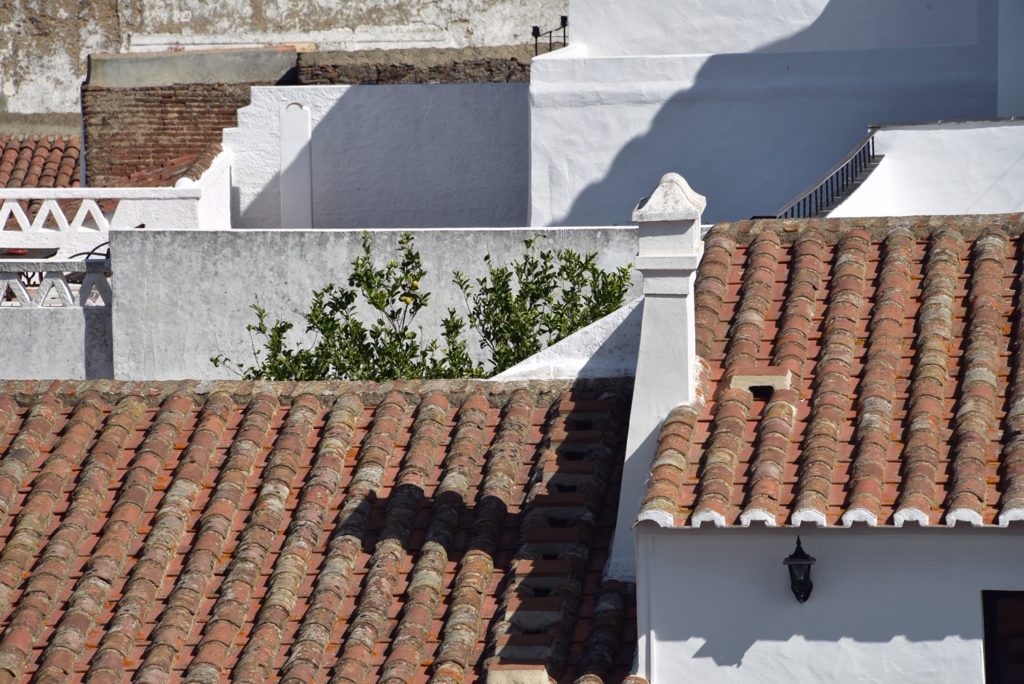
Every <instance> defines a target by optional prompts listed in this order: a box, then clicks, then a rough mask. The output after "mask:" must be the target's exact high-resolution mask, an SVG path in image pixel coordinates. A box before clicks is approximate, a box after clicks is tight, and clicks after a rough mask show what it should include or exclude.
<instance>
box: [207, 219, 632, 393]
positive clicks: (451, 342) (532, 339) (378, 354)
mask: <svg viewBox="0 0 1024 684" xmlns="http://www.w3.org/2000/svg"><path fill="white" fill-rule="evenodd" d="M525 245H526V254H525V255H524V256H523V257H522V258H520V259H517V260H515V261H513V262H512V263H511V264H509V265H508V266H496V265H495V264H494V262H493V261H492V259H491V256H490V255H487V257H485V261H486V263H487V275H486V276H484V277H482V278H476V279H473V280H470V279H469V278H467V277H466V276H465V275H463V274H462V273H459V272H456V273H455V274H454V283H455V285H456V286H457V287H458V288H459V289H460V290H461V292H462V293H463V295H464V297H465V299H466V304H467V307H468V311H469V313H468V323H467V319H464V318H463V317H461V316H460V315H459V314H458V313H457V312H456V311H455V309H449V310H448V315H447V316H446V317H445V319H444V320H443V322H442V329H443V332H442V335H441V339H440V340H437V339H433V340H429V341H426V340H424V339H423V335H422V331H421V330H418V329H415V328H413V322H414V321H415V319H416V315H417V314H418V313H419V312H420V311H421V310H422V309H423V308H424V307H426V306H427V304H428V303H429V302H430V293H428V292H424V291H423V290H422V289H421V288H420V281H421V280H422V279H423V277H424V276H425V275H426V271H425V270H424V268H423V262H422V260H421V259H420V254H419V252H417V251H416V249H415V248H414V245H413V236H412V234H411V233H403V234H402V235H401V236H400V238H399V255H398V260H397V261H396V260H395V259H391V260H389V261H388V262H387V263H386V264H385V265H384V266H379V267H378V266H375V265H374V263H373V259H372V255H371V249H370V236H369V234H367V233H363V253H362V254H361V255H360V256H358V257H356V258H355V259H354V260H353V262H352V274H351V275H350V276H349V278H348V287H339V286H338V285H335V284H331V285H327V286H326V287H324V288H323V289H320V290H315V291H314V292H313V300H312V302H311V303H310V306H309V310H308V311H307V312H306V313H304V314H302V317H303V319H304V320H305V322H306V332H307V333H308V334H310V335H311V336H312V340H311V342H310V343H309V344H297V345H291V344H290V343H289V342H288V340H287V338H288V333H289V332H290V331H291V330H292V328H293V327H294V326H293V325H292V324H291V323H288V322H285V321H281V320H276V321H274V322H272V323H270V322H268V313H267V311H266V309H264V308H263V307H261V306H260V304H259V300H258V299H257V301H256V302H255V303H254V304H253V305H252V306H251V308H252V310H253V311H254V312H255V314H256V323H254V324H249V325H247V326H246V330H247V331H248V332H249V337H250V340H251V341H252V350H253V358H254V361H255V363H254V365H251V366H246V365H245V364H242V363H237V362H234V361H232V360H231V359H229V358H227V357H225V356H224V355H223V354H221V355H218V356H215V357H213V358H212V359H211V361H212V362H213V365H214V366H216V367H221V366H225V367H229V368H232V369H233V370H235V371H236V372H237V373H238V374H239V375H241V376H242V377H243V378H246V379H250V380H329V379H348V380H390V379H395V378H470V377H483V376H486V375H489V374H493V373H500V372H501V371H503V370H505V369H506V368H510V367H511V366H514V365H515V364H516V363H518V362H519V361H522V360H523V359H525V358H527V357H529V356H531V355H533V354H535V353H537V352H538V351H540V350H541V349H543V348H544V347H547V346H550V345H552V344H554V343H555V342H557V341H559V340H561V339H562V338H564V337H566V336H567V335H570V334H571V333H573V332H575V331H576V330H578V329H580V328H582V327H584V326H586V325H588V324H589V323H592V322H593V321H596V320H597V319H599V318H601V317H603V316H605V315H607V314H609V313H611V312H612V311H614V310H615V309H617V308H619V307H620V306H622V303H623V300H624V299H625V296H626V292H627V290H628V289H629V272H630V268H629V266H624V267H622V268H619V269H617V270H615V271H612V272H607V271H604V270H602V269H600V268H599V267H598V266H597V264H596V258H597V255H596V254H593V253H591V254H588V255H586V256H581V255H580V254H579V253H577V252H575V251H573V250H568V249H562V250H539V251H538V249H537V240H536V238H534V239H531V240H526V241H525ZM360 297H362V299H363V300H364V301H366V302H367V303H368V304H369V305H370V306H371V307H372V308H373V309H374V311H375V312H376V316H377V317H376V319H375V320H374V321H373V322H372V323H370V324H369V325H366V324H365V323H363V322H362V321H360V320H359V319H358V318H356V315H355V305H356V301H357V300H358V299H359V298H360ZM469 329H472V330H474V331H475V332H476V333H477V334H478V335H479V337H480V347H481V349H482V350H484V351H485V353H486V355H487V358H486V362H484V363H480V362H474V361H473V359H472V358H471V357H470V354H469V344H470V343H469V342H468V341H467V339H466V334H467V332H468V331H469Z"/></svg>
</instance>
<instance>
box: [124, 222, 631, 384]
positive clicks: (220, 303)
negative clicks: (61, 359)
mask: <svg viewBox="0 0 1024 684" xmlns="http://www.w3.org/2000/svg"><path fill="white" fill-rule="evenodd" d="M400 233H401V231H398V230H391V231H387V230H385V231H375V232H373V233H372V238H373V254H374V256H375V258H376V259H379V260H380V262H384V261H386V260H387V259H388V258H390V257H391V256H394V255H395V254H396V253H397V243H398V238H399V235H400ZM543 233H544V234H545V235H546V236H547V237H546V238H545V239H544V240H543V241H542V245H543V246H544V247H546V248H560V247H569V248H572V249H575V250H577V251H579V252H598V253H599V260H598V262H599V264H600V265H601V266H602V267H603V268H606V269H611V268H614V267H617V266H620V265H622V264H626V263H631V262H632V261H633V258H634V256H635V255H636V231H635V229H634V228H632V227H621V228H574V229H548V230H544V231H543ZM537 234H538V230H536V229H437V230H417V231H415V235H416V247H417V249H418V250H419V251H420V254H421V256H422V259H423V264H424V266H425V268H426V269H427V272H428V275H427V277H425V278H424V279H423V282H422V283H421V287H423V288H424V289H425V290H427V291H428V292H431V293H432V300H431V304H430V307H429V308H428V309H426V310H424V311H423V312H421V314H420V318H419V319H417V324H419V325H421V326H422V327H423V330H424V332H425V334H427V335H429V336H433V335H436V334H437V332H438V330H439V323H440V320H441V319H442V318H443V317H444V316H445V314H446V313H447V311H448V308H449V307H455V308H456V309H458V310H459V311H460V312H461V313H463V314H465V304H464V302H463V300H462V296H461V294H460V293H459V292H458V291H457V289H456V288H455V287H454V286H453V285H452V284H451V272H452V271H453V270H455V269H458V270H461V271H463V272H464V273H466V274H467V275H469V276H471V277H473V276H478V275H483V274H484V273H485V272H486V268H485V264H484V260H483V259H484V256H485V255H487V254H491V255H494V257H495V258H496V259H497V260H498V262H499V263H504V262H507V261H509V260H511V259H513V258H514V257H516V256H518V255H520V254H521V253H522V252H523V249H524V248H523V240H525V239H527V238H529V237H533V236H535V235H537ZM361 235H362V233H361V231H358V230H311V231H282V230H277V231H262V230H258V231H257V230H253V231H246V230H233V231H210V232H202V233H200V232H187V233H183V232H177V233H175V232H172V231H136V232H124V231H114V232H112V233H111V256H112V263H113V272H114V274H115V275H114V288H115V296H114V307H113V330H114V350H115V359H114V375H115V377H116V378H118V379H125V380H128V379H143V378H145V379H152V380H157V379H182V378H196V379H206V378H223V377H232V375H231V373H230V372H228V371H227V370H226V369H223V368H222V369H216V368H214V367H213V365H212V364H211V363H210V357H211V356H214V355H217V354H227V355H228V356H230V357H232V358H233V359H235V360H237V361H241V362H244V363H246V364H250V363H251V362H252V351H251V344H250V340H249V336H248V334H247V333H246V331H245V326H246V324H247V323H252V322H254V320H255V318H254V316H253V313H252V311H251V310H250V309H249V306H250V305H251V304H252V303H253V301H254V298H255V297H256V296H258V297H259V301H260V304H261V305H262V306H264V307H265V308H266V309H267V310H268V311H269V312H270V313H271V316H272V317H274V318H282V319H285V320H290V321H293V322H300V321H301V318H300V315H299V314H300V312H301V311H304V310H305V309H306V307H307V306H308V304H309V300H310V295H311V293H312V291H313V290H314V289H316V288H320V287H322V286H324V285H326V284H327V283H330V282H337V283H341V284H345V283H346V282H347V278H348V274H349V265H350V264H351V262H352V259H353V258H354V257H355V256H357V255H358V254H360V253H361V246H360V245H361ZM638 283H639V279H638V277H634V287H633V290H632V291H631V292H630V293H629V295H628V296H627V301H628V299H631V298H633V297H635V296H638V295H639V287H638Z"/></svg>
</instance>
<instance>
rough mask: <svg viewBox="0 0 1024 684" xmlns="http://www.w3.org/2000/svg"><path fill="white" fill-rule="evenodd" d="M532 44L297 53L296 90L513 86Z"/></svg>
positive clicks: (525, 70)
mask: <svg viewBox="0 0 1024 684" xmlns="http://www.w3.org/2000/svg"><path fill="white" fill-rule="evenodd" d="M532 57H533V46H532V45H517V46H505V47H488V48H443V49H438V48H412V49H405V50H358V51H354V52H309V53H301V54H299V66H298V73H297V77H298V82H299V84H300V85H334V84H338V85H341V84H353V85H368V84H390V83H512V82H525V81H529V80H530V59H531V58H532Z"/></svg>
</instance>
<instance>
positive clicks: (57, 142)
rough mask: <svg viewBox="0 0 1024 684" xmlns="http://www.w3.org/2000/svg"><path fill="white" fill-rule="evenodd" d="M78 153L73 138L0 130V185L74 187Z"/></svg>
mask: <svg viewBox="0 0 1024 684" xmlns="http://www.w3.org/2000/svg"><path fill="white" fill-rule="evenodd" d="M81 153H82V150H81V145H80V143H79V140H78V138H75V137H70V136H39V135H14V134H11V133H0V188H77V187H78V186H79V178H80V164H79V159H80V157H81Z"/></svg>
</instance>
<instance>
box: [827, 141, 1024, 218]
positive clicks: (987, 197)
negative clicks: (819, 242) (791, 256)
mask: <svg viewBox="0 0 1024 684" xmlns="http://www.w3.org/2000/svg"><path fill="white" fill-rule="evenodd" d="M875 152H876V153H877V154H881V155H885V158H884V159H882V160H881V162H880V163H879V165H878V168H876V169H875V170H874V171H873V172H872V173H871V175H869V176H868V177H867V179H866V180H865V181H864V183H863V184H862V185H861V186H860V187H858V188H857V189H856V190H855V191H854V192H853V194H852V195H850V197H849V198H848V199H846V201H844V202H843V203H842V204H840V205H839V206H838V207H836V208H835V209H833V210H832V212H831V213H830V214H829V215H830V216H917V215H921V214H1001V213H1013V212H1018V211H1024V122H1014V121H1004V122H989V123H985V122H981V123H962V124H940V125H934V126H909V127H899V128H885V129H882V130H880V131H878V133H876V134H875Z"/></svg>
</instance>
